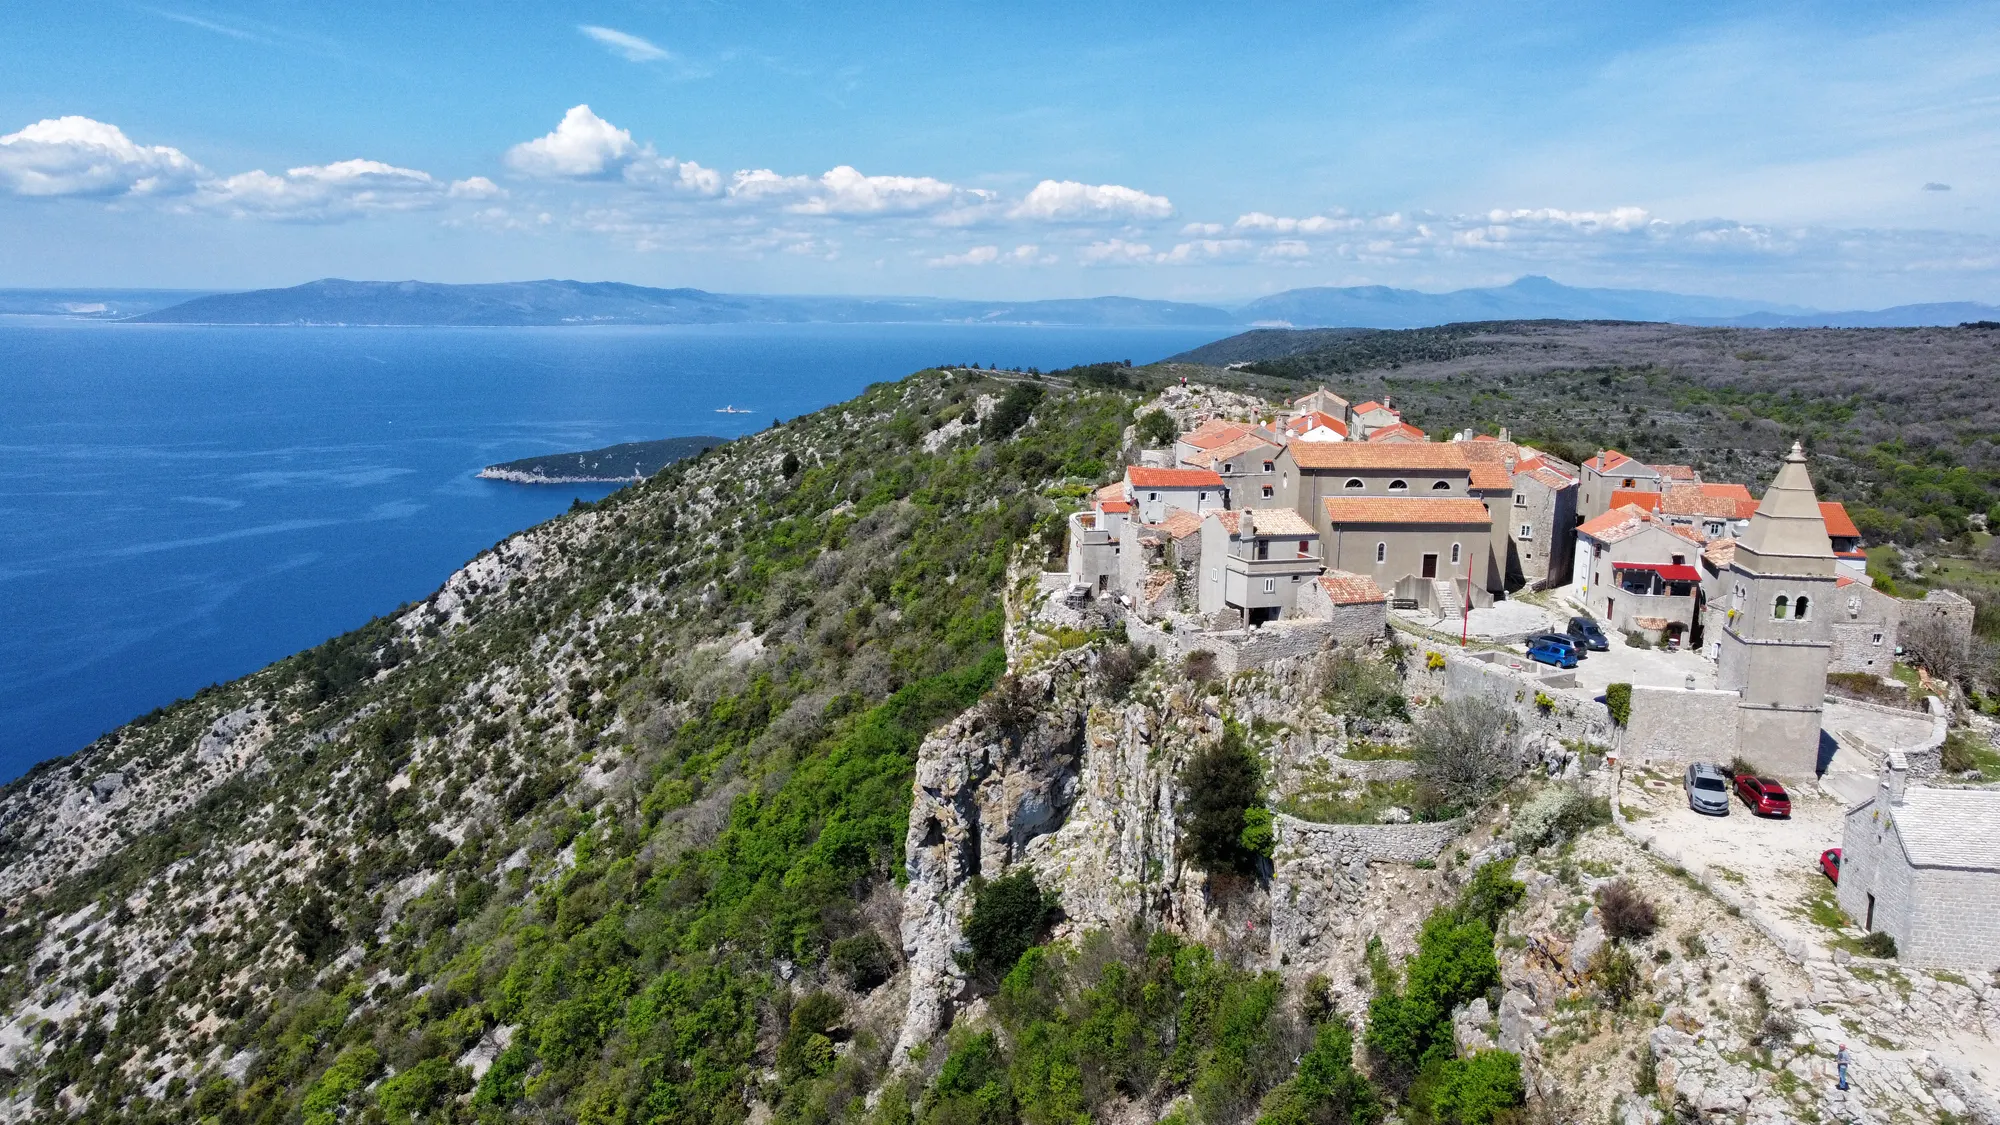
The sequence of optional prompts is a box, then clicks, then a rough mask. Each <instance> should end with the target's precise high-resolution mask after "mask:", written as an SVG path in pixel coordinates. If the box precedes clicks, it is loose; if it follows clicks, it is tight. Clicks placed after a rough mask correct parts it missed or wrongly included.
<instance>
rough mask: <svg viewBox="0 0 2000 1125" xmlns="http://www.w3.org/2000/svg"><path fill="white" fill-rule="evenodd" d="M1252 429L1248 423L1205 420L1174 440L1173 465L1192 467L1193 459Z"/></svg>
mask: <svg viewBox="0 0 2000 1125" xmlns="http://www.w3.org/2000/svg"><path fill="white" fill-rule="evenodd" d="M1254 429H1256V427H1255V426H1252V425H1251V424H1250V423H1248V422H1231V421H1227V420H1225V419H1222V418H1210V419H1207V420H1205V421H1204V422H1202V424H1201V425H1199V426H1196V427H1195V428H1194V429H1192V430H1189V431H1188V432H1186V433H1184V434H1182V435H1180V436H1179V437H1177V438H1175V439H1174V465H1175V466H1176V467H1181V468H1185V467H1188V466H1190V465H1193V464H1194V458H1195V457H1197V456H1199V455H1201V454H1203V453H1207V452H1208V451H1209V450H1211V449H1216V448H1218V447H1220V446H1224V445H1228V444H1229V443H1230V442H1232V441H1235V440H1236V439H1237V438H1240V437H1243V436H1244V435H1246V434H1249V433H1250V432H1251V431H1252V430H1254ZM1195 467H1197V468H1199V467H1201V466H1195Z"/></svg>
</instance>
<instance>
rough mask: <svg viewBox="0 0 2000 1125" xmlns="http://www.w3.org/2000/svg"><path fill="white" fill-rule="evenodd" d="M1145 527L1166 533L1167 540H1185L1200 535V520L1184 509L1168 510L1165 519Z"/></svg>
mask: <svg viewBox="0 0 2000 1125" xmlns="http://www.w3.org/2000/svg"><path fill="white" fill-rule="evenodd" d="M1146 526H1147V527H1150V528H1152V529H1153V530H1155V531H1164V532H1166V533H1167V537H1168V538H1169V539H1186V538H1187V537H1188V536H1190V535H1198V534H1200V533H1201V519H1200V518H1199V517H1197V516H1196V515H1195V514H1194V513H1193V512H1190V511H1188V510H1186V509H1185V508H1171V509H1168V511H1167V518H1166V519H1163V520H1161V521H1160V522H1159V523H1153V524H1147V525H1146Z"/></svg>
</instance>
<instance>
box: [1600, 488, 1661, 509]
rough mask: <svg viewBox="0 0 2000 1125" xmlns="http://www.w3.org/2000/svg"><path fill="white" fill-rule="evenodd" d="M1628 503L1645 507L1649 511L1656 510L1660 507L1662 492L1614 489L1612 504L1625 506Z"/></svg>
mask: <svg viewBox="0 0 2000 1125" xmlns="http://www.w3.org/2000/svg"><path fill="white" fill-rule="evenodd" d="M1627 504H1630V505H1632V506H1633V507H1635V508H1643V509H1645V510H1646V511H1648V512H1656V511H1659V509H1660V494H1659V493H1657V492H1646V491H1643V490H1640V489H1628V488H1619V489H1614V490H1613V491H1612V493H1611V506H1612V507H1613V508H1623V507H1625V506H1626V505H1627Z"/></svg>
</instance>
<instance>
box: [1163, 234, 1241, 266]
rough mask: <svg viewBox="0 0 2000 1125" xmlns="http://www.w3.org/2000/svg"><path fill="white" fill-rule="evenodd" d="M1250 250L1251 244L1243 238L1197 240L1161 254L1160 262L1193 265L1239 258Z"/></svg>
mask: <svg viewBox="0 0 2000 1125" xmlns="http://www.w3.org/2000/svg"><path fill="white" fill-rule="evenodd" d="M1250 248H1251V243H1250V242H1249V241H1248V240H1247V239H1242V238H1197V239H1195V240H1194V241H1192V242H1183V243H1181V244H1179V245H1177V246H1175V247H1174V248H1173V249H1171V250H1169V251H1167V252H1166V253H1164V254H1161V255H1160V256H1159V258H1158V261H1159V262H1160V263H1161V264H1162V265H1173V266H1181V265H1192V264H1194V263H1197V262H1212V261H1216V260H1219V259H1223V258H1239V257H1242V256H1243V255H1245V254H1247V253H1249V251H1250Z"/></svg>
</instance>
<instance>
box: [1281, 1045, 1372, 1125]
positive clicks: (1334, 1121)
mask: <svg viewBox="0 0 2000 1125" xmlns="http://www.w3.org/2000/svg"><path fill="white" fill-rule="evenodd" d="M1381 1116H1382V1107H1381V1104H1380V1103H1379V1102H1378V1101H1377V1100H1376V1097H1375V1091H1374V1089H1373V1088H1372V1087H1370V1086H1369V1085H1368V1080H1367V1079H1366V1078H1364V1077H1362V1076H1361V1074H1360V1073H1359V1072H1358V1071H1356V1070H1355V1069H1354V1034H1353V1033H1352V1032H1350V1031H1348V1030H1347V1025H1346V1024H1343V1023H1339V1022H1333V1023H1326V1024H1322V1025H1320V1027H1319V1028H1318V1029H1317V1030H1315V1031H1314V1032H1313V1045H1312V1049H1311V1050H1309V1051H1307V1052H1306V1053H1305V1055H1304V1056H1303V1057H1301V1058H1300V1059H1299V1069H1298V1073H1297V1074H1294V1075H1293V1076H1292V1077H1291V1078H1289V1079H1287V1080H1286V1081H1285V1082H1283V1083H1282V1084H1280V1085H1279V1086H1278V1087H1277V1088H1276V1089H1274V1090H1272V1091H1271V1092H1270V1093H1269V1094H1266V1095H1265V1096H1264V1103H1263V1104H1262V1105H1261V1106H1259V1107H1258V1112H1257V1125H1350V1123H1351V1125H1367V1123H1369V1122H1373V1121H1376V1120H1379V1119H1380V1118H1381Z"/></svg>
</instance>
